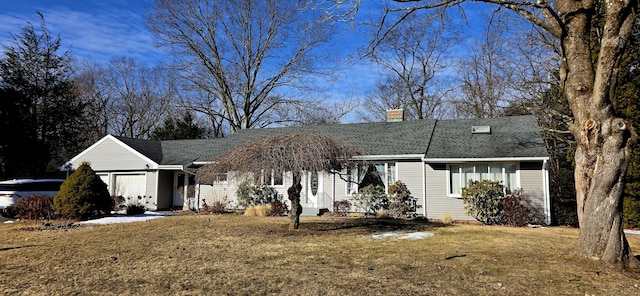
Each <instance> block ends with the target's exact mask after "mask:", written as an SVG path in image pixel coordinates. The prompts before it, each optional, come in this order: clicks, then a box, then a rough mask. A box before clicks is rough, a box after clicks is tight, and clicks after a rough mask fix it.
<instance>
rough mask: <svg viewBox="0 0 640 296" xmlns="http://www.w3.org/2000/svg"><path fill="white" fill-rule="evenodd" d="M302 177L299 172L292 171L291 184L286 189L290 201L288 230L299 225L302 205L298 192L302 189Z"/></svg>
mask: <svg viewBox="0 0 640 296" xmlns="http://www.w3.org/2000/svg"><path fill="white" fill-rule="evenodd" d="M301 181H302V178H301V176H300V173H297V172H294V173H293V185H291V187H289V189H287V194H288V195H289V200H290V201H291V211H289V230H296V229H298V228H299V227H300V214H302V205H300V192H301V191H302V184H301Z"/></svg>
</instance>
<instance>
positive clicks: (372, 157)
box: [352, 154, 424, 160]
mask: <svg viewBox="0 0 640 296" xmlns="http://www.w3.org/2000/svg"><path fill="white" fill-rule="evenodd" d="M423 157H424V154H394V155H358V156H354V157H352V159H353V160H394V159H398V160H405V159H418V160H419V159H422V158H423Z"/></svg>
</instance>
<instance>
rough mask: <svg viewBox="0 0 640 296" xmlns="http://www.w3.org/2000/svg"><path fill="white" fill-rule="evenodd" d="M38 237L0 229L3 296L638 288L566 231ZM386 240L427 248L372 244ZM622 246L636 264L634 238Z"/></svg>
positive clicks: (376, 227) (368, 228)
mask: <svg viewBox="0 0 640 296" xmlns="http://www.w3.org/2000/svg"><path fill="white" fill-rule="evenodd" d="M56 223H63V222H62V221H57V222H56ZM41 225H42V223H37V224H36V223H33V222H29V223H28V222H20V223H13V224H2V225H0V257H1V258H2V259H1V260H0V294H2V295H25V294H27V295H90V294H97V295H224V294H233V295H237V294H240V295H265V294H279V295H493V294H500V295H559V294H570V295H586V294H595V295H638V294H640V278H639V277H637V276H635V275H632V274H626V273H621V272H617V271H612V270H608V269H607V268H605V267H603V266H601V265H600V264H599V262H595V261H590V260H588V259H583V258H580V257H577V256H574V255H572V254H571V249H572V247H573V245H574V244H575V242H576V239H577V236H578V230H577V229H572V228H563V227H553V228H510V227H488V226H474V225H442V224H431V223H427V222H424V221H418V220H416V221H402V220H385V219H363V218H302V225H301V229H300V230H299V231H295V232H289V231H287V230H286V229H287V226H288V220H287V218H257V217H244V216H238V215H222V216H216V215H191V216H173V217H166V218H161V219H155V220H151V221H147V222H135V223H125V224H113V225H100V226H94V227H86V226H82V227H78V228H73V229H71V230H65V229H57V228H56V227H46V229H45V228H43V229H45V230H40V228H41V227H40V226H41ZM54 225H55V223H54ZM392 231H397V232H400V233H412V232H428V233H432V234H433V236H431V237H426V238H422V239H398V238H397V237H396V236H386V238H382V237H385V236H383V235H380V234H389V233H391V232H392ZM627 237H628V239H629V241H630V244H631V247H632V249H633V250H634V251H635V252H636V254H638V251H640V236H637V235H628V236H627Z"/></svg>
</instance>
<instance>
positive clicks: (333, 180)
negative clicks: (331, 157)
mask: <svg viewBox="0 0 640 296" xmlns="http://www.w3.org/2000/svg"><path fill="white" fill-rule="evenodd" d="M335 204H336V174H331V211H333V205H335Z"/></svg>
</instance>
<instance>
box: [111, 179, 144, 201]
mask: <svg viewBox="0 0 640 296" xmlns="http://www.w3.org/2000/svg"><path fill="white" fill-rule="evenodd" d="M146 184H147V176H146V175H145V174H114V175H113V183H112V185H113V187H112V188H113V190H111V193H113V194H115V195H117V196H123V197H125V198H129V197H131V198H133V197H138V196H145V195H146V192H147V185H146Z"/></svg>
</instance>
